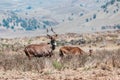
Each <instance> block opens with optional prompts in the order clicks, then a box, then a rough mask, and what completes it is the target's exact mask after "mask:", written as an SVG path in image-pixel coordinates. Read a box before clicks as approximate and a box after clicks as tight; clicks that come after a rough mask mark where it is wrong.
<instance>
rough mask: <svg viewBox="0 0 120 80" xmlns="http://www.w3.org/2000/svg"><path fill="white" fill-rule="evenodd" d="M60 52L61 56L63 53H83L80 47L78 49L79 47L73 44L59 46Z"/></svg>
mask: <svg viewBox="0 0 120 80" xmlns="http://www.w3.org/2000/svg"><path fill="white" fill-rule="evenodd" d="M59 52H60V54H59V55H60V56H61V57H63V56H64V54H65V55H68V54H74V55H82V54H83V53H85V52H84V51H83V50H82V49H80V48H79V47H73V46H63V47H61V48H60V50H59Z"/></svg>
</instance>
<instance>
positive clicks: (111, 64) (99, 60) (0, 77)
mask: <svg viewBox="0 0 120 80" xmlns="http://www.w3.org/2000/svg"><path fill="white" fill-rule="evenodd" d="M114 33H116V32H114ZM97 34H98V33H97ZM110 34H111V33H109V35H110ZM70 35H72V36H73V35H75V34H70ZM93 35H95V34H92V36H93ZM101 35H102V36H101ZM101 35H100V34H99V36H98V35H97V36H93V37H94V38H92V36H91V35H90V36H91V37H90V36H89V35H88V34H86V36H88V37H89V40H88V39H86V38H83V39H85V41H86V42H85V43H84V44H82V45H84V46H82V45H78V44H74V45H76V46H80V47H81V48H84V50H85V51H86V49H89V46H91V48H96V47H98V48H97V49H93V51H94V52H93V53H92V54H91V56H89V55H88V54H84V55H81V56H77V55H68V56H64V57H63V58H62V59H61V60H60V61H58V58H59V52H58V50H59V48H60V46H62V45H68V43H69V45H73V44H71V43H70V41H71V40H73V42H74V41H75V40H79V39H81V38H80V37H81V36H79V37H78V35H77V37H76V36H75V37H76V38H77V39H76V38H75V39H74V38H73V37H70V36H69V40H65V39H63V38H62V40H63V42H67V44H66V43H64V44H62V43H60V39H58V42H59V45H58V48H57V50H55V51H54V55H53V56H52V57H51V58H48V57H41V58H33V59H32V60H29V59H28V58H27V57H26V55H25V53H24V52H23V49H24V46H25V45H28V44H31V43H40V42H44V41H45V42H46V41H48V40H47V39H46V37H36V38H24V39H14V40H13V39H1V40H0V80H5V79H8V80H12V79H13V80H16V79H30V80H31V79H35V80H37V79H40V80H41V79H43V80H119V79H120V58H119V57H120V46H119V45H117V43H116V42H117V41H119V40H120V36H119V35H118V33H116V34H114V35H117V36H115V37H114V35H113V34H112V36H109V38H108V36H106V37H103V34H101ZM104 35H105V34H104ZM59 36H60V35H59ZM65 36H66V35H65ZM96 37H99V38H100V37H101V38H100V39H96ZM92 39H93V40H94V42H93V41H92ZM103 39H105V40H106V44H105V46H104V47H102V48H100V44H101V43H102V41H103ZM109 40H111V41H109ZM35 41H36V42H35ZM38 41H39V42H38ZM88 41H92V42H90V43H88ZM93 43H94V44H96V45H92V44H93ZM110 45H111V46H110ZM116 46H117V47H116ZM107 47H108V48H109V49H107ZM10 73H12V74H13V75H12V74H10ZM11 75H12V76H11Z"/></svg>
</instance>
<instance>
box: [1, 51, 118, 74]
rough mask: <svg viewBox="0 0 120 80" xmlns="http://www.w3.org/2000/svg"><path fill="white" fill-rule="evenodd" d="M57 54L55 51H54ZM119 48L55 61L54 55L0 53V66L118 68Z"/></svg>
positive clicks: (27, 68) (18, 68)
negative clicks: (37, 55) (30, 56)
mask: <svg viewBox="0 0 120 80" xmlns="http://www.w3.org/2000/svg"><path fill="white" fill-rule="evenodd" d="M56 55H57V53H56ZM119 57H120V49H118V50H116V51H107V50H102V51H97V52H96V53H94V54H92V56H89V55H82V56H77V55H69V56H66V57H64V58H62V60H61V61H60V62H57V58H56V56H53V57H51V58H45V57H41V58H35V57H34V58H33V59H32V60H28V58H27V57H26V55H25V54H14V55H9V54H2V53H1V54H0V68H1V69H3V70H5V71H6V70H20V71H37V72H40V71H41V70H42V69H45V68H49V69H51V68H54V69H58V70H61V69H66V68H67V69H68V68H69V69H77V68H80V67H85V68H101V69H107V68H108V69H112V68H120V59H119Z"/></svg>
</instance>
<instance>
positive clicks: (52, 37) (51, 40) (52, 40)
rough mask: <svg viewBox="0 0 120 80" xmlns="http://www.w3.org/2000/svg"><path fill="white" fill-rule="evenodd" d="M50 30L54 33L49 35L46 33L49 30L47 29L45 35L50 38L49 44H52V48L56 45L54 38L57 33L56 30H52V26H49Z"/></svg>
mask: <svg viewBox="0 0 120 80" xmlns="http://www.w3.org/2000/svg"><path fill="white" fill-rule="evenodd" d="M51 31H52V32H53V33H54V35H49V34H48V32H49V30H48V29H47V36H48V38H49V39H50V44H51V46H52V50H54V49H55V47H56V45H57V43H56V38H57V36H58V35H57V34H56V32H55V31H54V30H53V28H51Z"/></svg>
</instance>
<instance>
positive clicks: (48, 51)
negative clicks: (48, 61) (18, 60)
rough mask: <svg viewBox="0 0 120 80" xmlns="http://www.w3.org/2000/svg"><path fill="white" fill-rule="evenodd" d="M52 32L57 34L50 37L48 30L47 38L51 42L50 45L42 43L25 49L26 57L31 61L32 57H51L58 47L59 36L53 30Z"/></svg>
mask: <svg viewBox="0 0 120 80" xmlns="http://www.w3.org/2000/svg"><path fill="white" fill-rule="evenodd" d="M51 31H52V32H53V33H54V34H55V35H53V36H50V35H49V34H48V29H47V36H48V37H49V39H50V40H51V41H50V43H41V44H31V45H28V46H26V47H25V49H24V52H25V54H26V56H27V57H28V58H29V60H31V57H32V56H34V57H43V56H44V57H46V56H49V57H51V56H52V55H53V50H55V47H56V37H57V34H56V33H55V32H54V31H53V29H52V28H51Z"/></svg>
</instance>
